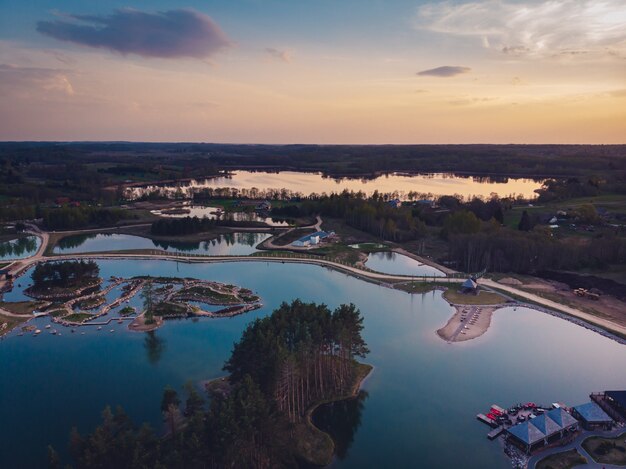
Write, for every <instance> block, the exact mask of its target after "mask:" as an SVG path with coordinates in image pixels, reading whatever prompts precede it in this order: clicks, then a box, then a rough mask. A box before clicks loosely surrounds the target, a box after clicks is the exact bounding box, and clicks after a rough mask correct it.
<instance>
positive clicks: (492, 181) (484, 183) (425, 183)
mask: <svg viewBox="0 0 626 469" xmlns="http://www.w3.org/2000/svg"><path fill="white" fill-rule="evenodd" d="M541 184H542V181H539V180H533V179H513V178H502V177H499V178H495V177H494V178H490V177H484V176H483V177H471V176H467V177H463V176H459V175H453V174H447V173H439V174H417V175H407V174H400V173H391V174H386V175H383V176H379V177H377V178H374V179H349V178H328V177H324V176H323V175H322V174H321V173H302V172H296V171H282V172H279V173H271V172H263V171H234V172H233V173H232V174H231V175H229V176H222V177H215V178H211V179H205V180H197V181H196V180H193V181H190V182H185V183H183V182H180V183H176V184H169V185H168V184H159V185H147V186H135V187H132V188H130V196H131V198H137V197H140V196H141V195H143V194H147V193H150V192H153V191H159V192H161V193H162V194H169V195H171V196H174V195H175V194H176V192H179V193H182V194H184V195H186V196H190V195H191V194H192V193H193V192H197V191H199V190H202V189H213V190H214V191H215V195H216V196H220V195H223V196H226V195H230V193H231V191H230V190H224V191H218V190H216V189H218V188H224V189H225V188H229V189H230V188H235V189H238V190H239V191H242V192H245V195H247V196H249V197H252V198H262V197H267V198H273V196H274V195H276V196H278V197H279V198H285V197H281V192H282V190H283V189H285V190H286V191H287V193H289V194H299V195H303V196H308V195H310V194H322V193H327V194H330V193H332V192H335V193H338V192H342V191H343V190H346V189H347V190H351V191H355V192H356V191H363V192H365V193H367V194H368V195H371V194H372V193H373V192H374V191H378V192H380V193H393V192H397V193H398V195H399V196H400V197H401V198H404V197H405V196H407V195H408V193H409V192H411V191H414V192H417V193H419V194H423V195H424V196H426V195H427V194H430V195H431V196H438V195H454V194H459V195H462V196H463V197H471V196H482V197H490V195H491V194H492V193H496V194H498V196H500V197H507V196H510V195H521V196H523V197H525V198H534V197H535V196H536V194H535V192H534V191H535V190H536V189H538V188H540V187H541ZM222 192H223V194H222ZM418 198H419V197H418Z"/></svg>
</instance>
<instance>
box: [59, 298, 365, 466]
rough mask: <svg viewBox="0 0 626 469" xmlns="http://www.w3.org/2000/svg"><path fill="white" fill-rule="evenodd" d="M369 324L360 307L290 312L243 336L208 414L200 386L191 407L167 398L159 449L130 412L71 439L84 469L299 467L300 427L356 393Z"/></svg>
mask: <svg viewBox="0 0 626 469" xmlns="http://www.w3.org/2000/svg"><path fill="white" fill-rule="evenodd" d="M362 321H363V320H362V318H361V315H360V313H359V311H358V310H357V309H356V308H355V307H354V306H353V305H342V306H340V307H339V308H337V309H336V310H335V311H333V312H331V311H330V310H329V309H328V307H326V306H325V305H316V304H312V303H311V304H309V303H303V302H301V301H294V302H293V303H291V304H290V305H288V304H282V305H281V306H280V308H278V309H277V310H276V311H274V312H273V313H272V315H271V316H269V317H266V318H263V319H258V320H256V321H255V322H253V323H252V324H250V325H249V326H248V327H247V329H246V330H245V331H244V333H243V336H242V338H241V340H240V341H239V342H238V343H237V344H235V347H234V350H233V353H232V356H231V358H230V360H228V362H227V363H226V365H225V369H226V370H228V371H230V372H231V376H230V377H229V379H228V380H225V381H224V382H223V383H222V386H221V387H219V386H218V388H217V389H216V390H215V391H214V392H213V394H212V398H211V401H210V405H209V407H208V410H207V409H205V406H204V399H203V398H202V396H200V395H199V393H198V392H197V391H196V390H195V389H194V387H193V386H192V385H187V386H186V392H187V397H186V400H185V402H184V403H183V402H182V400H181V398H180V397H179V396H178V394H177V392H176V391H174V390H173V389H166V390H165V392H164V394H163V400H162V404H161V411H162V414H163V418H164V421H165V422H166V424H167V427H168V434H167V436H166V437H165V438H163V439H159V438H157V437H155V434H154V432H153V431H152V430H151V429H150V428H149V427H147V426H146V425H144V426H143V427H137V426H136V425H134V424H133V422H132V421H131V420H130V419H129V418H128V416H127V415H126V414H125V413H124V412H123V411H122V410H121V409H120V410H118V411H116V412H115V413H112V412H111V410H110V409H105V411H104V413H103V422H102V424H101V425H100V426H99V427H98V428H96V429H95V431H94V432H93V433H91V434H90V435H87V436H85V437H83V436H81V435H80V434H79V433H78V432H77V431H76V430H74V431H73V432H72V436H71V444H70V450H71V456H72V459H73V462H74V464H75V467H76V468H79V469H80V468H85V469H89V468H104V467H117V468H137V469H139V468H146V467H161V468H165V467H167V468H169V467H171V468H174V467H185V468H210V469H212V468H225V467H232V468H235V467H245V468H259V469H265V468H268V469H269V468H281V467H297V466H298V463H300V462H301V460H300V459H299V458H298V457H299V456H300V453H299V451H301V448H302V446H301V442H300V441H299V440H298V438H299V437H302V435H303V433H302V430H296V427H297V425H303V424H302V423H299V422H301V421H302V419H303V416H304V412H305V410H306V409H307V407H308V406H310V405H311V403H313V402H315V401H318V400H320V399H325V398H333V397H338V396H341V395H343V394H345V393H346V392H347V391H349V390H351V388H352V386H353V385H354V373H355V371H354V369H355V367H356V366H357V363H356V362H355V357H362V356H365V354H366V353H367V352H368V350H367V346H366V344H365V342H364V341H363V338H362V337H361V330H362V328H363V325H362ZM354 428H355V427H352V431H354ZM307 443H310V442H304V445H305V446H306V444H307ZM49 459H50V463H51V464H50V467H52V468H60V467H61V462H60V461H59V457H58V455H57V453H56V452H55V451H54V450H53V449H52V448H49Z"/></svg>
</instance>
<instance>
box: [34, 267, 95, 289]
mask: <svg viewBox="0 0 626 469" xmlns="http://www.w3.org/2000/svg"><path fill="white" fill-rule="evenodd" d="M99 274H100V268H99V267H98V264H97V263H96V262H94V261H61V262H44V263H41V264H37V266H36V267H35V269H34V270H33V273H32V275H31V277H32V279H33V287H32V288H33V290H42V289H45V288H47V287H51V286H62V287H67V286H73V285H75V284H77V283H83V282H86V281H88V280H90V279H96V278H98V275H99Z"/></svg>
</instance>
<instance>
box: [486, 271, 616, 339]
mask: <svg viewBox="0 0 626 469" xmlns="http://www.w3.org/2000/svg"><path fill="white" fill-rule="evenodd" d="M478 284H479V285H481V286H483V285H485V286H488V287H491V288H495V289H498V290H503V291H505V292H508V293H511V294H513V295H515V296H517V297H521V298H524V299H526V300H529V301H532V302H534V303H537V304H539V305H542V306H545V307H546V308H550V309H552V310H555V311H558V312H561V313H564V314H566V315H568V316H573V317H575V318H578V319H582V320H583V321H585V322H588V323H589V324H592V325H595V326H598V327H601V328H602V329H605V330H608V331H610V332H613V333H615V334H617V335H620V336H622V337H626V326H623V325H621V324H617V323H615V322H611V321H608V320H606V319H603V318H601V317H598V316H594V315H592V314H589V313H585V312H583V311H580V310H578V309H576V308H572V307H571V306H567V305H564V304H561V303H557V302H556V301H552V300H548V299H546V298H543V297H541V296H538V295H535V294H534V293H529V292H526V291H524V290H520V289H517V288H515V287H512V286H510V285H503V284H501V283H498V282H495V281H493V280H491V279H486V278H481V279H480V280H478Z"/></svg>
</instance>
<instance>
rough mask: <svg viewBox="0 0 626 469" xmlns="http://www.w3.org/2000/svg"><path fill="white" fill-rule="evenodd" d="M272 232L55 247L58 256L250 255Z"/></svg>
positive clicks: (111, 238) (98, 239)
mask: <svg viewBox="0 0 626 469" xmlns="http://www.w3.org/2000/svg"><path fill="white" fill-rule="evenodd" d="M270 236H271V235H270V234H268V233H229V234H224V235H221V236H220V237H219V238H215V239H211V240H208V241H200V242H180V241H175V242H170V241H156V240H152V239H149V238H143V237H141V236H133V235H126V234H103V233H98V234H85V235H72V236H68V237H67V238H63V239H62V240H61V241H59V243H58V244H57V246H55V248H54V253H55V254H72V253H81V252H82V253H85V252H103V251H121V250H128V249H162V250H165V251H168V252H182V253H187V254H204V255H208V256H247V255H248V254H252V253H253V252H256V251H257V249H256V246H257V245H258V244H259V243H261V242H263V241H264V240H266V239H267V238H269V237H270Z"/></svg>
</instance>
